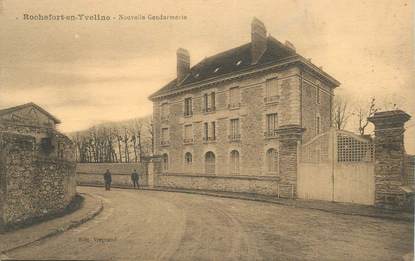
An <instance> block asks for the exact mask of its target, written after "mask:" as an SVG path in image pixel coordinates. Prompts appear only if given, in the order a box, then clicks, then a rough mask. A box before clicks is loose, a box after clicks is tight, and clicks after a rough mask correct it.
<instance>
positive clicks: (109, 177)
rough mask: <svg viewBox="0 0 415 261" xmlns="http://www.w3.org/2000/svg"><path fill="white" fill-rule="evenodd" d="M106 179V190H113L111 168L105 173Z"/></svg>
mask: <svg viewBox="0 0 415 261" xmlns="http://www.w3.org/2000/svg"><path fill="white" fill-rule="evenodd" d="M104 181H105V190H111V182H112V178H111V172H110V170H109V169H107V171H106V172H105V173H104Z"/></svg>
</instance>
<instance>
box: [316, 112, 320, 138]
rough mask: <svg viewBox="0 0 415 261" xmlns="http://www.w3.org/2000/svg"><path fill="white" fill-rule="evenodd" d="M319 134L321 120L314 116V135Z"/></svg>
mask: <svg viewBox="0 0 415 261" xmlns="http://www.w3.org/2000/svg"><path fill="white" fill-rule="evenodd" d="M320 132H321V120H320V116H319V115H317V116H316V134H317V135H318V134H320Z"/></svg>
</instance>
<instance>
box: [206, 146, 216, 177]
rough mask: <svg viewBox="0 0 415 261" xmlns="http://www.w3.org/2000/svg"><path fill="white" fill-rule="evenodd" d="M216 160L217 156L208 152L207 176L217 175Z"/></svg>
mask: <svg viewBox="0 0 415 261" xmlns="http://www.w3.org/2000/svg"><path fill="white" fill-rule="evenodd" d="M215 161H216V159H215V154H214V153H213V152H211V151H208V152H207V153H206V154H205V172H206V174H210V175H215V172H216V162H215Z"/></svg>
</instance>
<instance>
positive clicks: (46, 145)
mask: <svg viewBox="0 0 415 261" xmlns="http://www.w3.org/2000/svg"><path fill="white" fill-rule="evenodd" d="M40 149H41V151H42V153H44V154H46V155H49V154H50V153H52V152H53V151H54V150H55V146H53V142H52V138H50V137H47V138H42V139H41V140H40Z"/></svg>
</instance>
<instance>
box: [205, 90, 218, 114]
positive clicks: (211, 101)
mask: <svg viewBox="0 0 415 261" xmlns="http://www.w3.org/2000/svg"><path fill="white" fill-rule="evenodd" d="M215 99H216V95H215V92H211V93H210V94H208V93H205V94H203V105H204V111H205V112H210V111H215V109H216V108H215V103H216V101H215Z"/></svg>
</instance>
